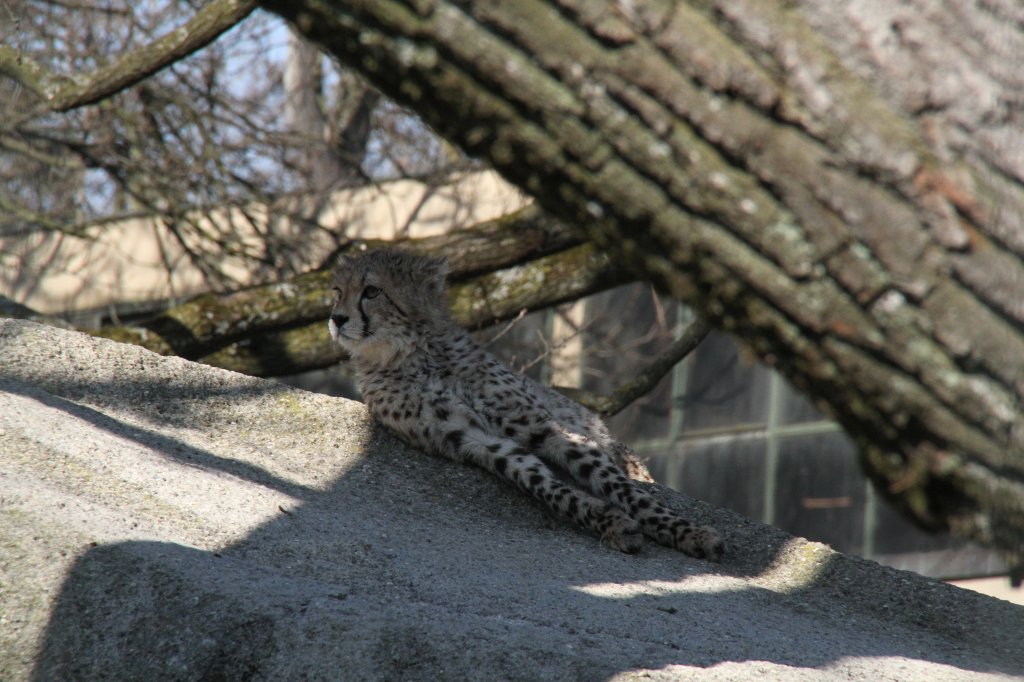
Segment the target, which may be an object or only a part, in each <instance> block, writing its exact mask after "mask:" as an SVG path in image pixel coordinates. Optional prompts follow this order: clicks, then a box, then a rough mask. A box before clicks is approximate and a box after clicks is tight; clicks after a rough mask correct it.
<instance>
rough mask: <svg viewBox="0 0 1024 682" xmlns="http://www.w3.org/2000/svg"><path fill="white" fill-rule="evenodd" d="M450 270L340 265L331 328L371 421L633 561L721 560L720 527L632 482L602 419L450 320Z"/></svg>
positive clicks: (409, 262)
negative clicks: (675, 556)
mask: <svg viewBox="0 0 1024 682" xmlns="http://www.w3.org/2000/svg"><path fill="white" fill-rule="evenodd" d="M447 269H448V268H447V263H446V261H444V260H443V259H442V260H436V259H431V258H424V257H421V256H415V255H411V254H408V253H403V252H400V251H393V250H379V251H372V252H369V253H365V254H361V255H358V256H355V257H344V258H342V259H341V260H340V261H339V263H338V267H337V269H336V272H335V287H334V290H335V300H334V306H333V309H332V312H331V317H330V320H329V323H328V327H329V329H330V333H331V337H332V338H333V339H334V340H335V341H336V342H337V343H339V344H341V345H342V346H343V347H344V348H345V349H347V350H348V351H349V353H350V354H351V357H352V363H353V365H354V368H355V370H356V377H357V381H358V384H359V389H360V391H361V392H362V395H363V399H364V400H365V401H366V405H367V407H368V408H369V410H370V413H371V414H372V415H373V417H374V418H375V419H377V420H378V421H380V422H381V423H383V424H385V425H386V426H388V427H390V428H391V429H392V430H393V431H395V432H396V433H397V434H398V435H399V436H400V437H401V438H402V439H403V440H405V441H406V442H408V443H409V444H410V445H413V446H415V447H418V448H422V449H424V450H426V451H428V452H431V453H434V454H439V455H444V456H446V457H450V458H452V459H454V460H457V461H460V462H469V463H472V464H475V465H477V466H480V467H482V468H484V469H486V470H488V471H490V472H492V473H494V474H496V475H497V476H499V477H501V478H503V479H506V480H507V481H509V482H511V483H512V484H514V485H516V486H517V487H519V488H520V489H522V490H523V491H525V492H526V493H528V494H530V495H532V496H533V497H535V498H537V499H538V500H540V501H541V502H542V503H544V504H545V505H546V506H547V507H548V508H550V509H551V510H553V511H554V512H556V513H558V514H560V515H561V516H563V517H566V518H568V519H571V520H573V521H575V522H576V523H578V524H579V525H581V526H583V527H585V528H588V529H590V530H591V531H593V532H595V533H597V535H598V536H600V538H601V540H602V541H603V542H604V543H605V544H607V545H609V546H611V547H614V548H615V549H619V550H622V551H624V552H634V551H636V550H638V549H639V548H640V546H641V545H642V543H643V537H642V536H643V535H647V536H649V537H651V538H652V539H654V540H655V541H656V542H658V543H660V544H663V545H667V546H669V547H675V548H677V549H680V550H682V551H683V552H686V553H687V554H690V555H691V556H695V557H700V558H708V559H714V560H717V559H719V558H720V557H721V555H722V553H723V544H722V542H721V541H720V540H719V538H718V535H717V533H716V532H715V531H714V530H713V529H711V528H708V527H701V526H696V525H694V524H693V523H691V522H690V521H688V520H686V519H684V518H681V517H680V516H679V515H678V514H676V513H675V512H673V511H671V510H669V509H667V508H665V507H664V506H662V505H660V504H658V503H657V502H656V501H655V500H654V499H653V498H651V497H650V496H649V495H648V494H647V493H646V492H645V491H644V490H642V489H641V488H639V487H638V486H636V485H635V483H634V482H633V481H632V480H631V479H630V478H629V477H628V476H627V475H626V473H625V471H624V470H623V469H624V467H623V454H622V453H624V452H628V450H627V449H626V448H625V446H623V445H622V444H620V443H618V442H616V441H615V440H614V439H613V438H612V437H611V436H610V435H609V433H608V430H607V428H606V427H605V426H604V424H603V423H602V422H601V420H600V419H598V418H597V417H596V416H595V415H593V414H591V413H590V412H588V411H586V410H585V409H583V408H582V407H580V406H579V405H578V404H576V403H575V402H573V401H571V400H569V399H567V398H565V397H564V396H562V395H560V394H559V393H557V392H555V391H553V390H551V389H548V388H547V387H544V386H540V385H538V384H536V383H534V382H533V381H531V380H530V379H529V378H527V377H525V376H523V375H521V374H519V373H517V372H513V371H512V370H510V369H508V368H507V367H505V366H504V365H502V364H501V363H500V362H499V361H498V360H496V359H495V358H494V357H493V356H492V355H491V354H490V353H488V352H486V351H485V350H483V349H482V348H480V347H479V346H478V345H477V344H476V343H475V342H474V341H473V340H472V339H470V338H469V336H468V335H467V334H466V333H465V332H464V331H463V330H462V329H460V328H459V327H458V326H457V325H456V324H455V323H454V322H453V321H452V320H451V317H450V316H449V314H448V309H447V304H446V290H445V281H444V280H445V275H446V274H447ZM551 466H554V467H556V468H557V469H559V470H561V471H563V472H565V473H566V474H568V477H569V478H570V479H571V480H572V481H573V483H569V482H567V481H565V480H563V479H562V478H560V477H559V476H558V475H556V474H555V472H554V471H553V470H552V468H551Z"/></svg>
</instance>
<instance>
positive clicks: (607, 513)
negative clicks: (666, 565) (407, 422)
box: [439, 427, 643, 552]
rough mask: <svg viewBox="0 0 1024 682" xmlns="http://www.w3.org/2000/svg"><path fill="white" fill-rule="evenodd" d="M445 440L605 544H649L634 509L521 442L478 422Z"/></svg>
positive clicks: (454, 454)
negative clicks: (573, 482) (599, 493)
mask: <svg viewBox="0 0 1024 682" xmlns="http://www.w3.org/2000/svg"><path fill="white" fill-rule="evenodd" d="M439 440H440V443H441V450H442V454H444V455H445V456H447V457H451V458H452V459H456V460H459V461H468V462H472V463H473V464H476V465H477V466H480V467H482V468H484V469H486V470H488V471H491V472H493V473H494V474H496V475H498V476H500V477H501V478H504V479H505V480H507V481H509V482H511V483H512V484H514V485H515V486H517V487H518V488H520V489H521V490H523V491H525V492H526V493H529V494H530V495H532V496H533V497H535V498H536V499H538V500H540V501H541V502H542V503H544V505H545V506H547V507H548V508H549V509H551V510H552V511H554V512H555V513H557V514H559V515H561V516H562V517H565V518H568V519H570V520H572V521H574V522H576V523H577V524H579V525H581V526H583V527H584V528H589V529H590V530H591V531H593V532H595V533H597V535H598V536H599V537H600V538H601V542H602V543H603V544H605V545H608V546H609V547H611V548H613V549H617V550H619V551H622V552H635V551H637V550H639V549H640V547H641V546H642V545H643V534H642V532H641V530H640V527H639V525H638V524H637V522H636V521H635V520H634V519H633V518H632V517H630V516H629V514H627V513H625V512H624V511H623V510H622V509H620V508H618V507H616V506H615V505H613V504H609V503H608V502H605V501H603V500H599V499H597V498H596V497H593V496H591V495H588V494H587V493H585V492H583V491H582V490H579V489H578V488H575V487H573V486H570V485H567V484H566V483H565V482H563V481H561V480H560V479H558V477H556V476H555V474H554V472H553V471H552V470H551V469H550V468H548V466H547V465H546V464H544V462H542V461H541V460H540V459H539V458H538V457H536V456H535V455H532V454H530V453H529V452H527V451H526V450H524V449H523V448H522V447H520V446H519V445H518V444H517V443H516V442H515V441H513V440H510V439H506V438H499V437H496V436H492V435H490V434H488V433H486V432H485V431H482V430H480V429H476V428H473V427H465V428H452V429H447V430H444V432H443V433H441V434H440V439H439Z"/></svg>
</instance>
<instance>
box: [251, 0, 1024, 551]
mask: <svg viewBox="0 0 1024 682" xmlns="http://www.w3.org/2000/svg"><path fill="white" fill-rule="evenodd" d="M262 4H263V5H264V6H266V7H268V8H270V9H272V10H273V11H276V12H278V13H280V14H282V15H283V16H285V17H286V18H288V19H290V20H291V21H293V22H294V23H295V25H296V26H297V27H298V29H299V30H300V31H302V32H303V33H304V34H305V35H307V36H308V37H310V38H312V39H314V40H316V41H318V42H320V43H321V44H322V45H324V46H325V48H326V49H328V50H329V51H331V52H332V53H334V54H335V55H337V56H338V57H339V58H341V59H343V60H345V61H347V62H348V63H350V64H351V65H353V66H355V67H356V68H359V69H360V70H362V71H363V72H364V74H366V76H367V77H368V78H369V79H370V80H371V81H372V82H373V83H374V84H375V85H376V86H377V87H379V88H380V89H381V90H383V91H384V92H386V93H388V94H390V95H391V96H393V97H395V98H396V99H399V100H400V101H403V102H405V103H406V104H408V105H409V106H411V107H413V108H414V109H416V110H417V111H418V112H419V113H420V114H421V115H422V116H424V118H425V119H426V120H427V121H428V122H429V123H430V124H431V125H433V126H434V127H436V128H437V129H438V130H439V131H440V132H441V133H442V134H444V135H445V136H447V137H449V138H450V139H452V140H454V141H456V142H458V143H459V144H461V145H462V147H463V148H464V149H466V150H467V151H468V152H469V153H471V154H475V155H479V156H483V157H486V158H487V159H489V160H490V161H491V162H492V163H493V164H494V166H495V167H496V168H498V169H499V170H500V171H501V172H503V173H504V174H505V175H506V177H508V178H509V179H511V180H512V181H514V182H516V183H518V184H519V185H521V186H522V187H523V188H525V189H526V190H527V191H529V192H530V193H531V194H533V195H534V196H535V197H536V198H537V200H538V202H539V203H540V204H541V205H542V206H544V207H545V208H546V209H548V210H549V211H551V212H552V213H553V214H555V215H558V216H560V217H562V218H564V219H566V220H567V221H569V222H572V223H576V224H580V225H584V226H586V230H587V233H588V234H589V235H591V236H592V237H593V238H594V239H595V240H596V241H597V242H598V243H599V244H600V245H601V246H602V247H604V248H607V249H609V250H610V251H611V252H612V253H614V254H617V255H619V256H621V257H623V258H625V259H627V260H628V262H629V263H630V264H631V265H632V266H633V267H635V268H636V269H637V270H638V271H640V272H642V273H644V274H645V275H646V276H648V277H650V278H652V279H654V280H655V281H657V282H658V283H660V284H661V285H662V286H664V287H666V288H667V289H668V290H670V291H671V292H673V293H674V294H675V295H676V296H678V297H679V298H680V299H682V300H684V301H687V302H688V303H691V304H692V305H694V306H695V307H696V308H697V309H698V310H699V311H700V312H701V313H702V314H703V315H704V316H705V317H706V318H707V319H708V320H709V321H711V322H712V323H714V324H716V325H717V326H720V327H723V328H726V329H729V330H733V331H735V332H737V333H739V334H740V335H741V336H742V338H743V339H744V340H745V341H746V343H747V344H748V345H749V346H751V347H752V348H753V349H754V350H755V351H756V352H757V353H759V354H760V356H761V357H762V358H764V359H765V360H766V361H767V362H769V363H772V364H776V365H778V366H779V367H780V369H782V371H783V372H784V373H785V374H786V375H787V376H788V377H789V378H790V379H791V380H792V381H794V382H795V383H796V384H797V385H799V386H801V387H803V388H804V389H806V390H807V391H808V392H810V393H811V394H812V395H813V396H815V397H816V398H818V400H819V401H820V402H821V403H823V404H825V405H827V406H828V407H829V409H830V411H831V412H832V413H833V414H834V415H835V416H836V417H837V419H838V420H839V421H840V422H841V423H842V424H843V425H844V426H845V427H846V429H847V430H848V431H849V432H850V434H851V435H853V436H854V438H855V439H856V440H857V441H858V443H859V445H860V451H861V456H862V461H863V463H864V466H865V469H866V471H867V472H868V474H869V475H870V476H871V478H872V479H873V480H874V481H875V482H876V483H877V484H878V485H879V488H880V490H881V491H882V492H883V493H885V494H886V495H888V496H889V497H890V498H892V499H893V500H895V501H896V502H897V503H898V504H899V505H900V506H901V507H902V508H903V509H904V510H905V511H906V512H907V513H908V514H909V515H910V516H911V517H912V518H914V519H916V520H917V521H918V522H919V523H921V524H922V525H924V526H926V527H929V528H936V529H948V530H951V531H953V532H954V533H956V534H958V535H960V536H963V537H967V538H971V539H973V540H976V541H978V542H981V543H983V544H987V545H991V546H995V547H999V548H1001V549H1002V550H1003V551H1004V552H1005V553H1006V555H1007V556H1008V557H1009V558H1010V560H1011V562H1014V563H1015V564H1016V565H1018V566H1022V567H1024V429H1022V428H1021V427H1020V426H1019V425H1020V424H1021V423H1024V419H1022V418H1024V412H1022V409H1021V400H1022V398H1024V334H1022V331H1021V328H1022V322H1024V306H1021V305H1020V296H1019V295H1018V292H1019V282H1021V281H1024V257H1022V254H1024V243H1022V242H1024V238H1022V237H1021V235H1022V234H1024V229H1022V224H1021V220H1022V218H1021V216H1022V215H1024V211H1022V210H1021V209H1022V207H1024V187H1022V184H1021V177H1022V175H1024V173H1022V171H1021V169H1020V168H1019V163H1018V166H1009V165H1003V166H998V167H997V166H994V165H993V164H992V163H990V162H989V161H987V160H986V159H984V158H980V159H979V158H977V157H972V156H970V155H964V156H958V155H956V154H953V153H950V150H951V147H950V146H949V145H948V144H946V141H947V140H946V137H944V136H943V133H944V132H945V130H944V129H943V128H942V126H943V125H946V123H947V122H948V120H949V119H943V118H941V117H938V116H935V115H934V113H935V112H934V111H933V110H931V109H930V108H929V107H928V105H927V104H925V109H926V111H924V112H922V111H917V112H914V111H905V110H901V109H900V107H899V105H898V103H895V102H893V101H887V100H886V99H885V98H884V97H883V96H882V94H880V93H882V92H885V91H884V89H881V88H879V87H872V84H871V83H869V82H868V81H866V80H864V79H863V78H861V77H860V76H858V75H857V74H856V73H855V72H854V71H853V70H852V69H851V68H850V67H849V66H847V65H846V64H844V63H843V61H842V60H841V59H840V58H839V56H837V54H836V53H835V52H833V51H832V49H831V48H830V45H829V44H828V42H827V40H826V38H825V37H824V36H823V35H821V34H819V33H817V32H816V31H815V30H814V29H813V28H812V26H811V25H810V24H809V23H808V21H807V20H806V19H805V17H804V15H803V14H802V8H801V7H800V6H799V5H798V4H796V3H784V2H771V1H768V2H758V3H750V2H745V1H744V0H718V1H714V0H703V1H702V0H692V1H690V2H667V1H660V0H637V1H636V2H632V3H628V4H627V3H617V2H589V1H588V2H577V1H576V0H562V1H560V2H554V1H551V0H548V1H543V0H523V1H521V2H514V3H506V2H487V1H478V2H448V1H444V0H420V1H415V2H414V1H410V2H400V1H397V0H372V1H371V0H350V1H347V2H345V1H341V0H330V1H328V0H319V1H315V0H304V1H299V2H287V3H286V2H279V1H277V0H268V1H266V2H263V3H262ZM956 7H957V8H961V7H962V5H960V4H956ZM937 11H941V10H937ZM949 11H953V10H949ZM978 11H984V12H989V13H995V14H998V13H1000V12H1002V13H1003V14H1004V15H1006V16H1005V17H1002V18H1003V19H1004V20H1005V21H1012V20H1013V17H1011V16H1009V15H1008V14H1007V13H1011V14H1012V13H1013V12H1019V10H1017V9H1014V5H1012V4H1011V5H1000V4H998V3H989V4H987V5H986V8H985V9H979V10H978ZM1017 19H1018V22H1017V23H1016V24H1015V26H1016V29H1015V30H1013V29H1011V28H1010V27H1009V26H1008V27H1006V28H1007V30H1008V31H1010V33H1009V35H1010V36H1011V38H1012V39H1013V40H1014V41H1017V42H1016V43H1015V44H1018V45H1019V44H1021V41H1022V37H1021V33H1022V31H1021V30H1020V25H1021V24H1020V23H1019V17H1017ZM967 40H969V39H967ZM949 47H950V48H952V51H953V52H954V54H952V55H949V54H948V53H946V52H944V54H945V55H948V56H947V57H946V59H948V60H951V61H949V62H947V63H953V64H954V67H953V68H954V69H965V70H969V69H970V66H971V65H970V61H971V60H972V59H975V60H976V59H982V56H979V55H978V54H976V53H969V51H968V50H967V48H964V47H963V45H959V46H957V45H950V46H949ZM957 47H960V48H961V49H960V52H956V48H957ZM1018 66H1019V64H1018ZM1011 80H1012V79H1011ZM1004 92H1005V100H1004V101H1005V102H1010V103H1012V102H1018V103H1019V100H1020V95H1019V92H1020V91H1019V89H1018V90H1017V91H1012V90H1011V91H1004ZM926 113H930V114H932V115H931V116H930V117H925V116H924V114H926ZM1008 115H1009V114H1008ZM1014 116H1016V118H1017V119H1018V122H1019V112H1018V113H1016V114H1014ZM937 140H940V141H941V142H937Z"/></svg>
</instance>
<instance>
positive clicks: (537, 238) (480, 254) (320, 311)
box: [95, 207, 626, 376]
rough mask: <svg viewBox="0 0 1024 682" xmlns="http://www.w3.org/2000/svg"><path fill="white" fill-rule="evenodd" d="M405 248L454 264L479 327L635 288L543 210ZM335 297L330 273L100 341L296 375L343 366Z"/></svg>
mask: <svg viewBox="0 0 1024 682" xmlns="http://www.w3.org/2000/svg"><path fill="white" fill-rule="evenodd" d="M385 244H386V245H393V243H392V242H376V241H363V242H358V243H353V244H350V245H349V246H348V247H347V249H348V250H362V249H364V248H374V247H375V246H383V245H385ZM398 245H399V246H401V247H402V248H405V249H408V250H410V251H414V252H417V253H422V254H424V255H447V256H448V257H449V261H450V267H451V275H450V278H451V280H452V282H453V284H452V286H451V298H450V304H451V307H452V311H453V315H454V317H455V319H456V321H458V322H459V323H460V324H463V325H465V326H471V327H478V326H484V325H487V324H491V323H493V322H496V321H499V320H502V319H507V318H508V317H510V316H514V315H515V314H516V313H517V312H518V311H519V310H521V309H523V308H539V307H545V306H548V305H555V304H558V303H562V302H564V301H566V300H572V299H574V298H576V297H578V296H580V295H582V294H581V292H592V291H596V290H598V289H599V288H604V287H608V286H613V285H614V284H616V283H618V282H621V281H624V280H625V278H626V275H625V273H623V272H622V271H621V269H620V268H617V267H615V266H613V265H612V263H611V261H610V259H608V258H607V257H606V256H604V255H601V254H599V253H597V252H596V250H595V249H594V248H593V246H592V245H585V244H584V245H579V241H578V240H577V239H576V237H575V236H574V235H573V234H572V233H571V232H570V231H569V229H568V228H566V227H565V226H564V225H562V224H561V223H559V222H557V221H554V220H552V219H551V218H549V217H547V216H546V215H545V214H544V213H543V212H542V211H540V210H539V209H537V208H535V207H527V208H524V209H522V210H520V211H518V212H516V213H514V214H512V215H509V216H505V217H502V218H498V219H495V220H491V221H487V222H485V223H482V224H480V225H477V226H475V227H473V228H470V229H466V230H459V231H457V232H452V233H449V234H446V235H440V236H437V237H428V238H424V239H416V240H406V241H403V242H399V243H398ZM334 258H336V256H334V257H332V258H331V259H330V260H329V263H328V264H326V265H328V266H329V265H332V264H333V261H334ZM330 289H331V273H330V269H329V267H325V269H323V270H319V271H314V272H309V273H305V274H303V275H299V276H297V277H294V278H292V279H291V280H288V281H285V282H279V283H274V284H268V285H264V286H257V287H252V288H249V289H244V290H242V291H237V292H233V293H230V294H225V295H216V294H204V295H201V296H198V297H196V298H194V299H191V300H189V301H187V302H185V303H182V304H180V305H177V306H175V307H173V308H171V309H169V310H167V311H165V312H164V313H161V314H160V315H158V316H156V317H155V318H153V319H151V320H149V321H147V322H145V323H143V324H142V325H137V326H128V327H105V328H103V329H100V330H98V331H97V332H95V334H96V335H98V336H103V337H106V338H111V339H114V340H116V341H121V342H124V343H133V344H136V345H140V346H143V347H145V348H148V349H150V350H152V351H155V352H157V353H162V354H175V355H180V356H181V357H185V358H189V359H194V360H198V359H202V361H204V362H208V363H209V364H214V365H217V366H221V367H226V368H229V369H233V370H236V371H241V372H245V373H249V374H257V375H262V376H267V375H280V374H290V373H294V372H298V371H302V370H304V369H312V368H316V367H324V366H328V365H330V364H333V363H334V362H337V361H338V359H339V358H340V355H339V353H338V352H337V350H336V349H332V348H331V346H330V344H329V343H328V339H327V337H326V335H325V334H324V332H323V322H324V320H326V319H327V315H328V313H329V311H330V305H331V295H330ZM256 337H260V338H256Z"/></svg>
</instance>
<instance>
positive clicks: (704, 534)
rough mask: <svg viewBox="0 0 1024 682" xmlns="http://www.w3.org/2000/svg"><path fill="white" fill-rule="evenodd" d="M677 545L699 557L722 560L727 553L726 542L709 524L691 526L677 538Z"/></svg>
mask: <svg viewBox="0 0 1024 682" xmlns="http://www.w3.org/2000/svg"><path fill="white" fill-rule="evenodd" d="M676 547H677V548H678V549H680V550H682V551H683V552H685V553H686V554H689V555H690V556H692V557H696V558H698V559H707V560H709V561H721V559H722V557H723V556H724V555H725V543H724V542H722V540H721V538H719V537H718V533H717V532H716V531H715V529H714V528H711V527H709V526H697V527H695V528H694V527H689V528H686V529H685V530H684V532H683V533H682V535H681V536H679V537H677V538H676Z"/></svg>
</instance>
